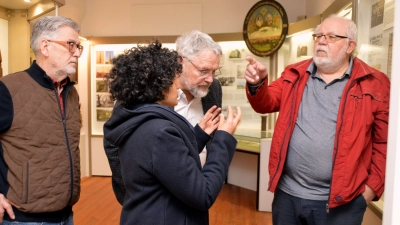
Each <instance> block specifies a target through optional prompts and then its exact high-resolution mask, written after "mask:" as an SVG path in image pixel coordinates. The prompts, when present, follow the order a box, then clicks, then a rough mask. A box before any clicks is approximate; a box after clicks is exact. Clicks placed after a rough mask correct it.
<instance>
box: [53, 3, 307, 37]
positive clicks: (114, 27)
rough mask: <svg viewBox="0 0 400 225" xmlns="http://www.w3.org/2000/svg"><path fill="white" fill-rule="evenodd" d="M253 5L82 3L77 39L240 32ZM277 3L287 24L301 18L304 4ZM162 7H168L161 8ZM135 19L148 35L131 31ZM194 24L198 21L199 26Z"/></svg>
mask: <svg viewBox="0 0 400 225" xmlns="http://www.w3.org/2000/svg"><path fill="white" fill-rule="evenodd" d="M257 2H258V0H247V1H243V0H218V1H215V0H202V1H199V0H113V1H98V0H86V13H85V16H84V18H83V20H82V21H81V22H82V23H81V26H82V32H81V35H82V36H85V37H90V36H143V35H154V34H155V33H156V32H158V31H157V29H163V30H165V31H166V32H164V33H159V34H158V35H180V34H182V30H181V26H183V25H187V24H191V23H193V24H194V27H193V28H190V29H199V30H201V31H203V32H205V33H210V34H213V33H235V32H241V31H242V30H243V23H244V19H245V17H246V15H247V12H248V11H249V10H250V8H251V7H252V6H253V5H254V4H255V3H257ZM278 2H279V3H280V4H281V5H282V6H283V8H285V11H286V13H287V15H288V19H289V22H295V21H296V20H297V17H298V16H300V15H304V14H305V8H304V5H305V0H297V1H296V4H293V1H292V0H280V1H278ZM69 4H70V3H69V2H68V3H67V4H66V5H65V6H63V7H62V8H61V9H63V8H66V7H68V5H69ZM166 5H168V6H169V7H165V6H166ZM174 5H176V8H174V7H173V6H174ZM191 5H199V7H200V10H201V13H200V14H194V15H192V17H190V15H189V16H188V15H187V14H188V13H187V12H183V11H182V8H185V7H187V8H188V9H189V8H190V7H191ZM147 6H149V7H147ZM171 6H172V7H171ZM137 8H139V9H142V10H137ZM151 8H154V10H151ZM160 8H164V9H165V11H164V12H163V11H161V15H160ZM61 9H60V10H61ZM116 12H117V13H116ZM196 12H197V10H196ZM139 17H140V18H147V19H141V21H140V24H141V26H143V27H152V28H153V31H152V33H150V32H149V33H143V32H142V30H138V29H135V28H137V27H135V26H134V25H135V22H137V21H134V20H133V19H134V18H139ZM168 17H173V18H174V20H175V21H179V22H174V23H169V22H166V21H168V19H169V18H168ZM197 21H200V25H199V24H198V23H197ZM78 22H80V21H78ZM158 27H161V28H158Z"/></svg>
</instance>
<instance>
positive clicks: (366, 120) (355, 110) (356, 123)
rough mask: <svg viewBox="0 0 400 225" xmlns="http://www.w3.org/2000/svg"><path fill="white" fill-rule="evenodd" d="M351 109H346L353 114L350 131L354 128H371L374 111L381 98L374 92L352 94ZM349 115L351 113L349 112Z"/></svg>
mask: <svg viewBox="0 0 400 225" xmlns="http://www.w3.org/2000/svg"><path fill="white" fill-rule="evenodd" d="M350 99H351V102H352V104H351V109H346V110H345V112H350V113H351V114H350V115H352V117H351V118H352V121H351V123H350V124H351V127H350V129H349V130H348V132H352V131H353V130H354V129H356V130H357V131H358V130H359V129H365V130H369V129H370V128H371V126H372V123H373V121H374V112H375V110H376V106H377V105H378V104H377V103H378V102H379V99H378V98H377V96H376V95H375V94H374V93H370V92H364V93H357V94H352V95H351V98H350ZM347 115H349V114H347Z"/></svg>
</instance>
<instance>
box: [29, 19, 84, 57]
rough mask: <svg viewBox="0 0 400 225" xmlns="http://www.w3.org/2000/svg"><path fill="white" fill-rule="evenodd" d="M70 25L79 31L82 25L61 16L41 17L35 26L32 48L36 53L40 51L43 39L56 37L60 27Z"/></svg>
mask: <svg viewBox="0 0 400 225" xmlns="http://www.w3.org/2000/svg"><path fill="white" fill-rule="evenodd" d="M63 26H68V27H71V28H72V29H74V30H75V31H76V32H78V33H79V31H80V27H79V25H78V24H77V23H75V22H74V21H73V20H71V19H69V18H66V17H61V16H46V17H43V18H40V19H39V20H38V21H37V22H36V23H35V25H34V26H33V30H32V36H31V48H32V50H33V52H34V53H35V55H36V56H37V55H38V53H39V43H40V41H41V40H43V39H53V38H56V37H57V35H58V32H59V30H58V29H59V28H60V27H63Z"/></svg>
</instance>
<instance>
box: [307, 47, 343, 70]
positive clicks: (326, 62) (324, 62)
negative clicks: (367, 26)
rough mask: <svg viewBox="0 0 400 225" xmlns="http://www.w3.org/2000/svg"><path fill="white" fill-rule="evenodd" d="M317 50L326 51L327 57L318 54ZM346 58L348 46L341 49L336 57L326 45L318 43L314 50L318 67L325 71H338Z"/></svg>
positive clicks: (314, 57)
mask: <svg viewBox="0 0 400 225" xmlns="http://www.w3.org/2000/svg"><path fill="white" fill-rule="evenodd" d="M317 51H324V52H325V53H326V55H327V57H319V56H317V54H316V53H317ZM346 58H347V54H346V46H344V47H343V48H342V49H340V51H339V52H338V55H337V57H336V58H332V56H331V55H330V52H329V50H328V48H327V47H326V46H323V45H318V46H317V47H316V48H315V50H314V56H313V60H314V63H315V65H317V67H318V69H319V70H320V71H322V72H323V73H333V72H335V71H337V70H338V69H339V68H340V67H341V66H342V62H343V61H344V60H345V59H346Z"/></svg>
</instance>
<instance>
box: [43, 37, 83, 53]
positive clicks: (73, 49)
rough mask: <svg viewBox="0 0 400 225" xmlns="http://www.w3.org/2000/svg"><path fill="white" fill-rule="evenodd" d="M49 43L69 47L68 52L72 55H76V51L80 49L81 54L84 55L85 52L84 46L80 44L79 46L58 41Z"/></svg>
mask: <svg viewBox="0 0 400 225" xmlns="http://www.w3.org/2000/svg"><path fill="white" fill-rule="evenodd" d="M47 41H48V42H54V43H57V44H60V45H67V46H68V51H69V52H71V53H75V52H76V49H79V54H82V51H83V46H82V45H80V44H77V43H75V42H73V41H56V40H47Z"/></svg>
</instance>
